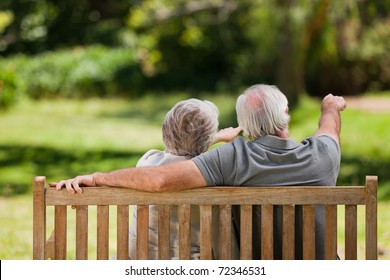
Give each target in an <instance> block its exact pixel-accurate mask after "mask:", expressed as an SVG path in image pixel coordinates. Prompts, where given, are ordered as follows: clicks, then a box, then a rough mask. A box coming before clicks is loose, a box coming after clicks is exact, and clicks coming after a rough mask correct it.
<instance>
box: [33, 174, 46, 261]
mask: <svg viewBox="0 0 390 280" xmlns="http://www.w3.org/2000/svg"><path fill="white" fill-rule="evenodd" d="M45 184H46V178H45V177H43V176H37V177H35V178H34V185H33V193H34V194H33V259H34V260H43V259H45V257H46V256H45V246H46V203H45Z"/></svg>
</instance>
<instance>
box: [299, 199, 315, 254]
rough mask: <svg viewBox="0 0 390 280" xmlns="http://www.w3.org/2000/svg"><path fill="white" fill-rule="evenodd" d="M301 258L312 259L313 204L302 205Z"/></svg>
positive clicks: (313, 237) (313, 243) (313, 235)
mask: <svg viewBox="0 0 390 280" xmlns="http://www.w3.org/2000/svg"><path fill="white" fill-rule="evenodd" d="M302 208H303V233H302V234H303V259H304V260H314V259H315V257H316V255H315V211H314V206H313V205H303V206H302Z"/></svg>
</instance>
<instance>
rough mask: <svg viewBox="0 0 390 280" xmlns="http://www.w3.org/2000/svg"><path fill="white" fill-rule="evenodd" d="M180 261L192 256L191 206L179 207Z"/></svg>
mask: <svg viewBox="0 0 390 280" xmlns="http://www.w3.org/2000/svg"><path fill="white" fill-rule="evenodd" d="M178 207H179V210H178V212H179V259H180V260H189V259H190V256H191V227H190V225H191V205H188V204H186V205H179V206H178Z"/></svg>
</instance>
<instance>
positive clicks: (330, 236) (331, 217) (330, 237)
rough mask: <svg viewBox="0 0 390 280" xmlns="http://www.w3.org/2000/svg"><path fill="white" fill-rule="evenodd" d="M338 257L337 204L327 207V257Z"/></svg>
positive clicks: (331, 258)
mask: <svg viewBox="0 0 390 280" xmlns="http://www.w3.org/2000/svg"><path fill="white" fill-rule="evenodd" d="M336 258H337V206H336V205H327V206H326V207H325V259H326V260H335V259H336Z"/></svg>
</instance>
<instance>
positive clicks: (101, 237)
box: [97, 205, 109, 260]
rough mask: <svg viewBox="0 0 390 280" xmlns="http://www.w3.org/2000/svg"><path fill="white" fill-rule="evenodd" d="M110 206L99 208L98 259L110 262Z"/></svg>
mask: <svg viewBox="0 0 390 280" xmlns="http://www.w3.org/2000/svg"><path fill="white" fill-rule="evenodd" d="M108 229H109V206H108V205H98V206H97V259H98V260H108V240H109V239H108V234H109V230H108Z"/></svg>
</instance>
